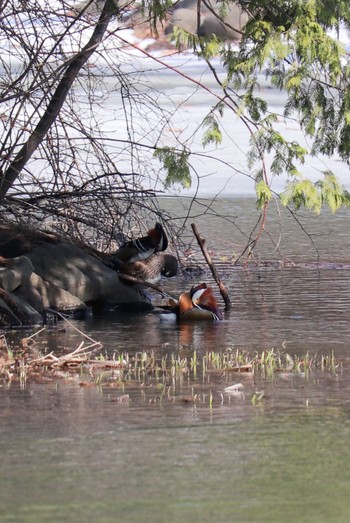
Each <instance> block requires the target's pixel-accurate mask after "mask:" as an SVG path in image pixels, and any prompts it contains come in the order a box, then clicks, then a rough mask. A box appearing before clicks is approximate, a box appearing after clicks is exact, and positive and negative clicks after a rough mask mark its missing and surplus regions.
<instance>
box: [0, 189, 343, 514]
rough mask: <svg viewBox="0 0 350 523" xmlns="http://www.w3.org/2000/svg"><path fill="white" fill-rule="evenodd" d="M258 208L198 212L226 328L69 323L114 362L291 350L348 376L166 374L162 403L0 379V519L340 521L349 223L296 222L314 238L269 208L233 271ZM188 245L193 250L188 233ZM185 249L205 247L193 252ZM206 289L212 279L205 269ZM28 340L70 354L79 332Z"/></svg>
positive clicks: (119, 388) (60, 383) (67, 378)
mask: <svg viewBox="0 0 350 523" xmlns="http://www.w3.org/2000/svg"><path fill="white" fill-rule="evenodd" d="M182 203H183V202H182ZM173 204H174V202H171V201H169V203H168V205H169V211H172V210H173V207H172V205H173ZM176 207H177V209H178V208H179V202H178V201H177V202H176ZM252 209H253V202H252V201H249V200H245V199H244V200H242V199H236V200H229V199H227V200H223V201H221V202H218V203H217V211H218V212H221V214H225V215H226V216H229V215H230V216H232V217H234V216H236V218H235V219H231V218H230V219H229V220H227V219H226V220H225V222H224V224H222V222H220V219H219V218H218V217H217V216H213V215H210V216H208V214H205V215H204V216H198V214H197V210H196V209H195V210H194V213H195V214H196V218H195V222H196V224H197V226H198V228H199V230H200V232H201V234H202V235H203V237H205V238H206V240H207V247H208V248H209V249H210V250H212V252H213V259H214V260H215V261H216V262H217V264H218V268H219V272H220V274H221V276H222V278H223V280H224V282H225V284H226V285H227V287H228V288H229V291H230V295H231V298H232V309H231V310H230V311H229V312H227V313H226V314H225V319H224V321H223V322H222V323H220V324H218V325H215V326H214V325H192V326H191V325H187V326H184V325H182V326H176V325H174V324H169V323H168V322H162V321H160V320H159V317H158V316H157V315H156V314H154V313H152V312H147V313H142V314H141V313H139V314H130V312H129V313H128V312H124V313H120V312H114V313H110V314H109V315H104V316H99V317H95V318H93V319H90V320H87V321H86V322H82V321H81V322H73V326H74V327H77V328H78V329H79V330H80V331H84V332H86V333H87V334H89V335H90V336H92V337H93V338H94V339H97V340H99V341H102V342H103V345H104V349H105V351H106V353H108V354H109V355H112V354H113V353H114V352H115V351H120V352H122V351H128V352H129V353H131V354H132V353H133V352H138V351H141V350H148V351H151V350H152V351H153V352H154V354H155V355H156V356H157V357H159V358H161V357H163V356H165V355H168V357H170V355H171V354H175V355H179V356H181V357H182V358H184V357H188V358H190V357H191V356H192V355H193V352H194V349H195V350H196V352H197V356H198V358H199V359H200V358H201V357H202V356H203V355H204V354H205V353H206V351H208V350H210V349H214V350H215V351H218V352H220V351H221V350H223V349H232V350H233V351H234V350H236V349H237V348H240V349H242V350H247V351H249V352H250V353H251V354H253V355H254V353H255V352H256V351H258V352H261V351H263V350H269V349H271V348H272V347H275V350H282V349H283V347H284V348H285V350H287V351H288V352H289V353H290V354H292V355H297V356H298V357H300V358H303V357H304V356H305V355H306V353H307V352H309V354H310V356H311V357H313V356H315V355H316V356H315V357H319V358H320V357H321V355H324V356H325V357H328V358H329V359H328V361H330V358H331V355H332V353H334V355H335V358H336V361H337V362H340V361H342V360H343V361H344V365H343V367H339V368H337V369H335V370H333V371H331V370H330V369H329V368H328V367H327V368H325V369H322V368H312V370H311V372H308V373H304V372H303V369H301V371H300V372H298V373H292V372H275V373H272V374H271V373H270V374H269V373H267V374H266V375H265V374H256V375H255V376H254V377H253V376H251V375H249V374H248V375H239V376H238V375H236V374H235V373H229V372H228V373H227V372H226V373H224V372H219V373H209V374H208V375H206V376H205V378H204V379H202V377H201V375H200V372H199V373H198V376H197V377H195V376H188V375H187V374H184V375H183V377H182V378H179V377H176V378H172V377H171V376H168V377H167V380H166V382H165V383H166V387H165V393H164V394H162V391H163V389H161V388H160V387H159V382H157V380H156V379H155V378H152V376H148V377H147V376H146V377H143V378H142V379H140V380H139V379H137V378H136V377H135V376H133V377H130V379H128V380H127V381H126V382H125V383H124V384H121V382H120V380H118V379H116V380H110V381H107V382H106V384H105V385H104V386H101V387H99V386H97V385H91V386H87V385H86V382H87V380H86V378H85V377H84V376H82V375H80V374H79V373H76V374H74V373H71V374H70V375H67V374H65V373H63V374H62V375H61V376H60V377H58V376H55V375H50V374H49V375H42V374H40V373H38V375H36V376H33V377H30V378H29V379H28V381H27V382H26V383H24V384H23V383H22V384H21V383H19V382H17V381H16V380H15V381H13V382H12V383H11V384H10V385H8V384H7V383H5V382H4V383H2V385H1V388H0V416H1V423H0V452H1V456H2V458H1V462H0V522H1V523H5V522H6V523H7V522H14V521H15V522H16V523H21V522H26V523H27V522H32V521H33V522H35V523H40V522H51V521H52V522H55V523H57V522H60V521H65V522H67V521H69V522H75V521H77V522H78V521H79V522H81V521H86V522H90V521H91V522H92V521H98V522H99V523H107V522H112V521H113V522H116V521H117V522H119V521H120V522H121V521H127V522H128V523H134V522H135V523H136V522H137V523H139V522H142V523H148V522H150V523H158V522H159V523H160V522H162V523H163V522H166V523H178V522H180V521H181V522H191V521H200V522H202V523H209V522H210V523H212V522H214V521H215V522H216V523H226V522H227V523H231V522H235V523H236V522H249V523H252V522H254V523H255V522H257V523H258V522H259V523H260V522H267V521H268V522H269V523H274V522H276V523H280V522H289V521H290V522H292V521H298V522H307V523H309V522H310V523H311V522H317V523H323V522H324V523H328V522H330V521H331V522H332V523H334V522H340V523H343V522H344V523H345V522H348V521H349V518H350V502H349V499H348V488H349V481H350V468H349V466H348V460H349V449H348V441H349V437H350V415H349V414H350V399H349V398H350V374H349V365H348V361H349V347H350V326H349V325H350V324H349V312H348V303H349V299H350V284H349V279H350V266H349V265H348V262H349V260H350V246H349V240H348V220H349V213H350V211H349V210H347V209H344V210H342V211H340V212H339V213H337V214H336V215H331V214H330V213H328V212H327V211H326V212H325V213H323V214H321V216H319V217H314V216H313V215H311V214H308V213H305V212H302V213H301V214H300V216H299V220H300V221H301V223H302V224H303V225H304V226H305V227H306V228H307V231H308V232H309V233H310V234H311V237H310V236H308V235H306V234H303V233H302V230H301V229H300V227H299V225H298V223H297V222H296V221H295V220H294V219H293V218H292V217H291V216H290V215H289V214H288V213H282V215H281V216H279V215H278V214H277V213H273V212H272V213H271V217H270V220H269V222H268V224H267V227H268V229H269V235H267V234H265V235H264V236H263V237H262V238H261V243H260V244H258V248H257V251H256V258H255V260H254V263H252V262H251V263H250V264H248V265H247V266H246V267H236V268H233V267H232V263H231V256H232V252H231V250H230V249H231V247H232V245H233V244H234V245H236V247H237V248H236V251H237V253H238V252H239V250H240V249H242V247H244V243H245V241H246V240H247V237H248V236H249V231H250V227H251V224H252V223H254V221H255V220H256V215H255V216H254V213H253V212H252ZM248 211H249V212H248ZM218 231H220V234H218ZM281 231H282V237H281V238H280V239H279V251H280V252H278V251H277V250H274V249H275V247H274V243H276V238H279V236H280V233H281ZM184 237H185V238H187V240H186V241H188V242H190V237H191V233H190V229H189V228H187V229H186V230H185V231H184ZM271 238H272V239H273V241H272V240H271ZM191 247H192V249H194V250H198V248H197V247H196V242H192V244H191ZM280 253H283V255H284V257H283V259H284V260H288V261H289V264H288V267H285V268H282V266H281V264H280V263H279V262H278V260H281V257H280ZM199 258H200V254H199V253H198V254H197V260H198V259H199ZM271 260H272V261H274V263H273V264H271V263H266V262H267V261H269V262H270V261H271ZM291 262H294V263H296V264H297V265H296V266H294V267H293V266H292V265H291ZM334 262H339V264H338V265H337V266H335V264H334ZM201 278H202V279H205V280H207V281H209V282H210V281H212V280H211V276H210V273H208V272H205V273H204V274H203V275H202V276H201ZM197 281H198V280H197V278H195V279H193V280H185V279H184V277H183V276H180V277H178V278H175V279H172V280H170V281H168V282H166V283H165V284H166V289H167V291H168V292H171V293H176V292H180V291H181V290H182V289H186V288H188V287H189V286H190V285H192V283H196V282H197ZM60 327H61V326H60ZM27 334H29V333H25V335H27ZM20 335H21V336H23V335H24V334H23V333H21V334H20ZM13 336H15V335H13V334H11V333H8V337H9V340H10V341H11V340H12V338H13ZM17 336H18V334H17ZM35 339H36V342H37V344H36V348H39V349H44V348H49V349H50V350H51V349H56V350H57V348H58V349H59V350H63V351H64V350H67V351H68V350H72V349H74V348H76V347H77V346H78V345H79V343H80V341H81V340H82V334H81V333H80V332H78V331H76V330H74V328H73V327H70V326H69V325H66V326H65V331H64V332H60V330H57V329H51V330H49V329H48V330H47V331H46V332H42V333H41V334H38V335H37V337H36V338H35ZM238 382H240V383H242V385H243V388H242V391H241V393H238V394H234V395H228V394H227V393H226V392H225V388H226V387H227V386H230V385H233V384H237V383H238ZM84 384H85V385H86V386H83V385H84ZM107 384H108V386H107ZM261 393H263V396H262V397H261V399H259V398H260V395H261ZM194 394H195V395H196V397H197V398H198V401H196V402H195V403H193V402H192V401H190V400H189V398H190V397H191V396H193V395H194ZM126 395H127V396H128V399H125V400H123V397H124V398H126ZM210 396H211V397H212V402H211V403H210V401H209V398H210Z"/></svg>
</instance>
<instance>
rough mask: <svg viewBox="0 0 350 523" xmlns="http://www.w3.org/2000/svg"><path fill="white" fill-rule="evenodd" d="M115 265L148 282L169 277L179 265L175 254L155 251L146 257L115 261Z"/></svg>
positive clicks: (124, 272)
mask: <svg viewBox="0 0 350 523" xmlns="http://www.w3.org/2000/svg"><path fill="white" fill-rule="evenodd" d="M115 267H116V268H117V269H118V272H119V274H120V275H121V277H122V276H123V274H125V275H127V276H132V277H133V278H137V279H138V280H142V281H146V282H149V283H157V282H159V280H160V278H161V276H165V277H166V278H171V277H172V276H175V275H176V274H177V271H178V268H179V265H178V262H177V259H176V258H175V256H172V255H171V254H163V253H156V254H153V255H152V256H150V257H149V258H147V260H139V261H134V262H129V263H121V262H117V263H116V264H115Z"/></svg>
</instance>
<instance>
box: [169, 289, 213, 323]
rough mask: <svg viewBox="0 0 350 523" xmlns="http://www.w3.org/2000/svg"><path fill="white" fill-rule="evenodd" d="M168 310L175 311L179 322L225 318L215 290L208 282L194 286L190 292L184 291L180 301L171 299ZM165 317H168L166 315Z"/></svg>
mask: <svg viewBox="0 0 350 523" xmlns="http://www.w3.org/2000/svg"><path fill="white" fill-rule="evenodd" d="M167 310H168V311H169V312H174V313H175V314H176V318H177V320H178V321H179V322H182V321H203V320H206V321H208V320H209V321H220V320H222V319H223V315H222V312H221V310H220V308H219V305H218V302H217V300H216V297H215V295H214V292H213V290H212V289H211V287H208V286H207V284H206V283H200V284H199V285H196V286H194V287H192V288H191V290H190V292H184V293H182V294H181V295H180V297H179V301H178V302H176V301H175V300H171V301H170V303H169V306H168V307H167ZM163 319H166V315H165V316H164V317H163Z"/></svg>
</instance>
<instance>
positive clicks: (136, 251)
mask: <svg viewBox="0 0 350 523" xmlns="http://www.w3.org/2000/svg"><path fill="white" fill-rule="evenodd" d="M167 247H168V238H167V236H166V234H165V231H164V229H163V227H162V226H161V224H160V223H156V225H155V227H154V228H153V229H150V230H149V231H148V233H147V235H146V236H143V237H142V238H136V239H135V240H130V241H128V242H126V243H124V245H122V246H121V247H120V248H119V249H118V250H117V251H116V252H115V253H114V254H113V255H112V259H113V260H115V261H116V262H122V263H129V262H136V261H141V260H146V259H147V258H149V257H150V256H152V254H155V253H156V252H160V251H165V249H166V248H167Z"/></svg>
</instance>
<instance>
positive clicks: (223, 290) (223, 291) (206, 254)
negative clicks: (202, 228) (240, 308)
mask: <svg viewBox="0 0 350 523" xmlns="http://www.w3.org/2000/svg"><path fill="white" fill-rule="evenodd" d="M191 227H192V230H193V232H194V235H195V237H196V238H197V241H198V245H199V247H200V248H201V251H202V253H203V255H204V258H205V259H206V261H207V263H208V265H209V268H210V270H211V273H212V275H213V277H214V280H215V281H216V283H217V284H218V287H219V290H220V294H221V296H222V298H223V300H224V302H225V310H229V309H230V308H231V300H230V297H229V295H228V292H227V290H226V287H225V285H224V284H223V283H222V281H221V278H220V276H219V274H218V272H217V270H216V267H215V265H214V262H213V261H212V259H211V257H210V254H209V252H208V250H207V248H206V246H205V243H204V242H205V240H203V239H202V238H201V237H200V234H199V232H198V230H197V227H196V224H195V223H191Z"/></svg>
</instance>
